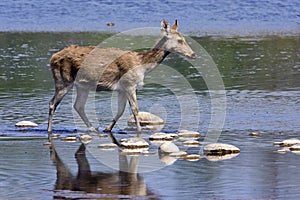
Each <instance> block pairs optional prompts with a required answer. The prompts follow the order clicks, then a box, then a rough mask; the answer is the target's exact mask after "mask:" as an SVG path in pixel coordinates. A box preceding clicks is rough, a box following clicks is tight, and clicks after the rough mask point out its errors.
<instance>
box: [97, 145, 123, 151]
mask: <svg viewBox="0 0 300 200" xmlns="http://www.w3.org/2000/svg"><path fill="white" fill-rule="evenodd" d="M117 147H118V145H116V144H114V143H105V144H99V145H98V148H99V149H105V150H112V149H115V148H117Z"/></svg>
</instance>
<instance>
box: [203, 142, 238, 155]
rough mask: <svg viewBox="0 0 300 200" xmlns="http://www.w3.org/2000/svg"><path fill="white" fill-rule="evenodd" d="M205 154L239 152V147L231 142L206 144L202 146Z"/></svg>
mask: <svg viewBox="0 0 300 200" xmlns="http://www.w3.org/2000/svg"><path fill="white" fill-rule="evenodd" d="M203 151H204V153H205V154H208V155H225V154H234V153H240V149H239V148H237V147H236V146H233V145H231V144H224V143H213V144H208V145H206V146H205V147H204V148H203Z"/></svg>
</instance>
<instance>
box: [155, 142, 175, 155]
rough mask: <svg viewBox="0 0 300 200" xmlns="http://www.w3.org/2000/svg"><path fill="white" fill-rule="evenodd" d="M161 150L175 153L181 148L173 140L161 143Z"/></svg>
mask: <svg viewBox="0 0 300 200" xmlns="http://www.w3.org/2000/svg"><path fill="white" fill-rule="evenodd" d="M159 150H160V151H161V152H163V153H174V152H179V151H180V150H179V148H178V147H177V146H176V144H174V143H173V142H165V143H163V144H162V145H160V147H159Z"/></svg>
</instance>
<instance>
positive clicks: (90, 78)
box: [48, 20, 195, 134]
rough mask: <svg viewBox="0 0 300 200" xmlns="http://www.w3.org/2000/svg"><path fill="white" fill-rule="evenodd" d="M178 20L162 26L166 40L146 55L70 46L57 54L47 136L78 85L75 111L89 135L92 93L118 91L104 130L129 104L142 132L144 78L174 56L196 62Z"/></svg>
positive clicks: (53, 57) (113, 123) (111, 125)
mask: <svg viewBox="0 0 300 200" xmlns="http://www.w3.org/2000/svg"><path fill="white" fill-rule="evenodd" d="M177 28H178V25H177V20H175V23H174V25H173V26H172V27H171V28H170V25H169V23H168V22H167V21H166V20H163V21H162V22H161V27H160V29H161V33H162V35H163V37H162V38H161V39H160V41H159V42H158V43H157V44H156V45H155V47H154V48H153V49H151V50H149V51H147V52H135V51H127V50H122V49H117V48H101V47H80V46H69V47H66V48H64V49H63V50H61V51H60V52H58V53H56V54H54V55H53V56H52V57H51V60H50V66H51V70H52V73H53V78H54V82H55V94H54V96H53V98H52V99H51V101H50V105H49V121H48V132H49V133H50V134H51V133H52V119H53V115H54V112H55V109H56V108H57V106H58V104H59V103H60V102H61V100H62V99H63V97H64V96H65V95H66V94H67V92H68V91H70V89H71V88H72V87H73V85H74V84H75V86H76V91H77V96H76V100H75V103H74V109H75V110H76V111H77V113H78V114H79V116H80V117H81V119H82V120H83V121H84V123H85V124H86V126H87V127H88V128H89V130H90V131H96V129H95V128H94V127H93V126H92V124H91V123H90V122H89V120H88V118H87V116H86V114H85V111H84V108H85V104H86V101H87V98H88V94H89V91H91V90H94V91H103V90H111V91H113V90H115V91H117V92H118V111H117V114H116V116H115V117H114V119H113V121H112V122H111V124H110V125H109V126H107V127H106V129H105V130H104V131H105V132H110V131H111V130H112V128H113V127H114V125H115V124H116V122H117V121H118V119H119V118H120V117H121V116H122V114H123V112H124V109H125V107H126V102H127V100H128V102H129V104H130V108H131V111H132V113H133V115H134V118H135V122H136V126H137V131H138V132H139V133H140V132H141V126H140V122H139V119H138V104H137V99H136V90H137V88H138V86H141V85H143V80H144V77H145V76H146V75H147V74H148V73H149V72H150V71H152V70H153V69H154V68H155V67H156V66H157V65H158V64H160V63H161V62H162V61H163V60H164V58H165V57H166V56H167V55H168V54H169V53H171V52H175V53H179V54H181V55H184V56H186V57H188V58H194V57H195V53H194V51H193V50H192V49H191V48H190V46H189V45H188V44H187V42H186V41H185V39H184V37H183V36H182V35H181V34H180V33H179V32H177Z"/></svg>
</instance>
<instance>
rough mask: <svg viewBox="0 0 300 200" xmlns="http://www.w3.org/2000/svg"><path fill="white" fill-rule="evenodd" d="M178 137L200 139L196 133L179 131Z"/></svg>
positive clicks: (199, 135)
mask: <svg viewBox="0 0 300 200" xmlns="http://www.w3.org/2000/svg"><path fill="white" fill-rule="evenodd" d="M178 136H179V137H182V138H200V137H201V134H200V133H198V132H196V131H188V130H180V131H179V132H178Z"/></svg>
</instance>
